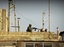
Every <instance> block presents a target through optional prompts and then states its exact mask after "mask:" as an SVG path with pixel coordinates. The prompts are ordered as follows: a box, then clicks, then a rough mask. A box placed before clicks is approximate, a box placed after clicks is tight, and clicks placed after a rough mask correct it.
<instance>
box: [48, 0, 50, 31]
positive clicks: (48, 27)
mask: <svg viewBox="0 0 64 47" xmlns="http://www.w3.org/2000/svg"><path fill="white" fill-rule="evenodd" d="M48 30H49V32H50V0H48Z"/></svg>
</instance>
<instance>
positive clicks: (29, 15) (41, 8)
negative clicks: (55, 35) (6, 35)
mask: <svg viewBox="0 0 64 47" xmlns="http://www.w3.org/2000/svg"><path fill="white" fill-rule="evenodd" d="M15 4H16V16H17V17H20V18H21V19H20V27H21V29H20V30H21V31H26V28H27V26H28V25H29V24H32V27H37V28H42V12H45V15H44V18H45V19H44V20H45V22H44V23H45V24H44V25H45V28H47V29H48V0H15ZM0 8H5V9H6V10H8V9H7V8H8V1H7V0H0ZM50 8H51V9H50V16H51V17H50V28H51V29H50V30H51V31H54V32H56V27H59V29H60V31H63V30H64V0H51V3H50ZM13 12H14V11H13V9H12V10H11V26H13V25H14V15H13ZM11 31H14V28H11Z"/></svg>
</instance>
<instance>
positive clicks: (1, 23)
mask: <svg viewBox="0 0 64 47" xmlns="http://www.w3.org/2000/svg"><path fill="white" fill-rule="evenodd" d="M0 31H6V9H0Z"/></svg>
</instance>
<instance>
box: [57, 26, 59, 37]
mask: <svg viewBox="0 0 64 47" xmlns="http://www.w3.org/2000/svg"><path fill="white" fill-rule="evenodd" d="M58 36H59V27H57V37H58Z"/></svg>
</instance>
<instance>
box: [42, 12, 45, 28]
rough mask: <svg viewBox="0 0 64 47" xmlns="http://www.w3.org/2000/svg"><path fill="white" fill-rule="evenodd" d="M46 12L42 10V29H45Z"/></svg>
mask: <svg viewBox="0 0 64 47" xmlns="http://www.w3.org/2000/svg"><path fill="white" fill-rule="evenodd" d="M44 14H45V13H44V12H42V29H44Z"/></svg>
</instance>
